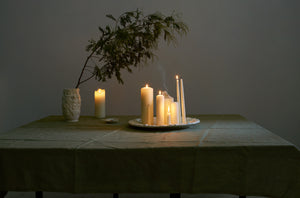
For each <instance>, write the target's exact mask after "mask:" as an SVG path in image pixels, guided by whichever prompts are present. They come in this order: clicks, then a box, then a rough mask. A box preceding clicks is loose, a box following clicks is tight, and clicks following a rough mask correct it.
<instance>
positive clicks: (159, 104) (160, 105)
mask: <svg viewBox="0 0 300 198" xmlns="http://www.w3.org/2000/svg"><path fill="white" fill-rule="evenodd" d="M164 113H165V101H164V96H163V95H161V91H159V94H158V95H157V96H156V125H158V126H161V125H164V124H165V121H164V118H165V117H164Z"/></svg>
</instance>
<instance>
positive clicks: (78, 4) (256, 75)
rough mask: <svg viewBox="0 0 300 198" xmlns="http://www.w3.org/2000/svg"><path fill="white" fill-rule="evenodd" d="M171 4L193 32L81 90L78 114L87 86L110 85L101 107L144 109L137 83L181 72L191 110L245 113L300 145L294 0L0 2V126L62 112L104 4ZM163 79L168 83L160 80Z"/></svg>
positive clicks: (88, 106)
mask: <svg viewBox="0 0 300 198" xmlns="http://www.w3.org/2000/svg"><path fill="white" fill-rule="evenodd" d="M136 8H140V9H143V10H144V12H145V13H148V14H149V13H152V12H154V11H157V10H159V11H162V12H164V13H171V12H172V11H173V10H177V11H179V12H181V13H182V14H183V20H184V21H185V22H187V23H188V25H189V27H190V33H189V34H188V35H187V36H186V37H184V38H182V39H180V40H179V42H178V45H177V47H176V48H175V47H174V46H172V45H171V46H166V45H164V44H162V45H161V47H160V50H158V51H157V53H156V54H157V56H158V59H157V60H156V61H155V62H153V63H150V64H149V65H148V66H145V67H141V68H140V69H136V70H134V72H133V74H128V73H126V72H124V73H123V77H124V80H125V85H119V84H118V83H117V82H116V80H114V79H113V80H109V81H108V82H106V83H98V82H96V81H93V80H92V81H90V82H88V83H86V84H83V85H82V86H81V87H80V89H81V96H82V114H83V115H92V114H93V112H94V106H93V105H94V103H93V91H94V90H95V89H97V88H98V87H102V88H106V90H107V113H108V114H111V115H123V114H135V115H138V114H139V113H140V101H139V96H140V92H139V89H140V88H141V87H142V86H144V84H145V82H149V83H150V84H151V86H152V87H154V88H155V89H156V90H158V89H164V87H165V86H166V87H167V88H168V90H169V91H170V93H171V94H172V95H174V93H175V81H174V75H175V74H180V75H181V76H182V77H183V78H184V83H185V94H186V105H187V112H188V113H190V114H241V115H243V116H245V117H246V118H248V119H250V120H252V121H255V122H257V123H258V124H261V125H262V126H264V127H265V128H267V129H269V130H271V131H272V132H274V133H276V134H278V135H280V136H281V137H283V138H285V139H287V140H289V141H291V142H292V143H294V144H296V145H298V146H300V92H299V85H300V67H299V64H300V55H299V52H300V38H299V35H300V26H299V24H300V23H299V22H300V12H299V9H300V1H296V0H295V1H293V0H288V1H287V0H281V1H278V0H273V1H261V0H245V1H240V0H228V1H224V0H205V1H199V0H194V1H180V0H176V1H175V0H166V1H157V0H155V1H153V0H152V1H146V0H145V1H142V0H132V1H124V0H119V1H115V0H107V1H96V0H94V1H92V0H89V1H79V0H72V1H61V0H51V1H50V0H49V1H38V0H36V1H32V0H27V1H21V0H20V1H15V0H2V1H0V29H1V31H0V60H1V62H0V65H1V68H0V71H1V73H0V80H1V81H0V82H1V83H0V88H1V89H0V90H1V97H0V131H1V132H3V131H7V130H9V129H12V128H14V127H17V126H20V125H22V124H25V123H27V122H29V121H33V120H35V119H39V118H42V117H44V116H47V115H51V114H61V108H60V106H61V94H62V90H63V88H70V87H74V86H75V83H76V80H77V78H78V76H79V73H80V70H81V67H82V65H83V62H84V60H85V58H86V55H87V53H86V52H85V50H84V49H85V46H86V45H87V41H88V39H90V38H92V37H96V36H97V31H98V30H97V27H98V26H99V25H106V24H107V23H108V22H109V20H108V19H106V18H105V17H104V16H105V14H107V13H111V14H113V15H119V14H121V13H123V12H124V11H131V10H135V9H136ZM164 84H165V86H164Z"/></svg>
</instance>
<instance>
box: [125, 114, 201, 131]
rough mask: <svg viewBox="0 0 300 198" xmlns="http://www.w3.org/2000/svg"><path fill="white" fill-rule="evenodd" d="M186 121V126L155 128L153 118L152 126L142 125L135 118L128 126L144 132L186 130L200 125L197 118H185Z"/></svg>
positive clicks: (139, 120) (139, 119)
mask: <svg viewBox="0 0 300 198" xmlns="http://www.w3.org/2000/svg"><path fill="white" fill-rule="evenodd" d="M186 120H187V124H176V125H162V126H157V125H155V123H156V118H155V117H154V119H153V122H154V125H148V124H142V120H141V118H136V119H133V120H129V121H128V124H129V125H130V126H132V127H136V128H141V129H145V130H175V129H185V128H188V127H190V126H193V125H196V124H199V123H200V120H199V119H197V118H190V117H187V118H186Z"/></svg>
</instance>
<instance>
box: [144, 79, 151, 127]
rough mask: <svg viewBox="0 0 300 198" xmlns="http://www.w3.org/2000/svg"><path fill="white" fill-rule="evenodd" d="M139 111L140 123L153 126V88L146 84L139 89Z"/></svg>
mask: <svg viewBox="0 0 300 198" xmlns="http://www.w3.org/2000/svg"><path fill="white" fill-rule="evenodd" d="M141 111H142V115H141V118H142V123H143V124H148V125H152V124H153V88H151V87H149V86H148V84H146V86H145V87H143V88H141Z"/></svg>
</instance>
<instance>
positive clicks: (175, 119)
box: [171, 102, 179, 124]
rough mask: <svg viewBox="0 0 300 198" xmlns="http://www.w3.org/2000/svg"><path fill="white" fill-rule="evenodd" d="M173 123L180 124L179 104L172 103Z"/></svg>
mask: <svg viewBox="0 0 300 198" xmlns="http://www.w3.org/2000/svg"><path fill="white" fill-rule="evenodd" d="M171 123H172V124H179V114H178V102H172V103H171Z"/></svg>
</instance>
